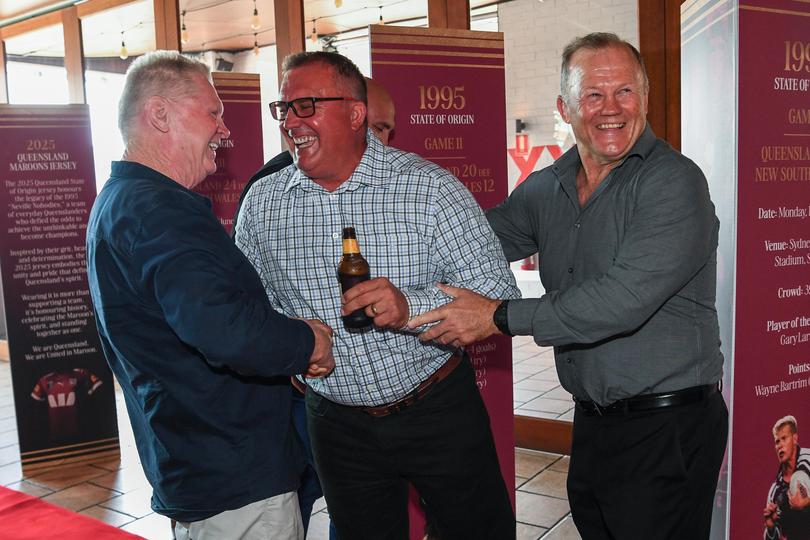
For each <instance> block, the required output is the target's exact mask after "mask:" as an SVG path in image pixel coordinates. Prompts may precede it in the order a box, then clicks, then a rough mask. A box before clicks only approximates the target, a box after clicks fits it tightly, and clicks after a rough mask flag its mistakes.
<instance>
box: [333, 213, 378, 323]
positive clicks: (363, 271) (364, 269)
mask: <svg viewBox="0 0 810 540" xmlns="http://www.w3.org/2000/svg"><path fill="white" fill-rule="evenodd" d="M370 277H371V275H370V269H369V267H368V263H367V262H366V260H365V259H364V258H363V256H362V255H360V247H358V245H357V235H356V234H355V232H354V227H345V228H344V229H343V257H342V258H341V259H340V264H339V265H338V280H340V290H341V292H342V293H345V292H346V291H348V290H349V289H351V288H352V287H354V286H355V285H357V284H358V283H361V282H363V281H366V280H368V279H369V278H370ZM371 323H372V319H371V317H369V316H367V315H366V312H365V311H364V310H363V308H361V309H358V310H355V311H353V312H351V313H349V314H348V315H346V316H345V317H343V324H344V326H346V328H350V329H356V328H365V327H367V326H369V325H371Z"/></svg>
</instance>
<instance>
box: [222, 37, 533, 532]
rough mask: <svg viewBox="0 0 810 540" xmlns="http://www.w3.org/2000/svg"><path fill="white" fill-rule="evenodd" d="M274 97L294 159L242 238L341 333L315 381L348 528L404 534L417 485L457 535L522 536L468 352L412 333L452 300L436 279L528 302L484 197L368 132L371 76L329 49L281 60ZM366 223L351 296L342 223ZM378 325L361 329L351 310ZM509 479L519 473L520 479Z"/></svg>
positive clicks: (318, 455)
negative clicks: (342, 280) (331, 364)
mask: <svg viewBox="0 0 810 540" xmlns="http://www.w3.org/2000/svg"><path fill="white" fill-rule="evenodd" d="M279 99H280V100H279V101H276V102H274V103H272V104H271V111H272V113H273V116H274V117H275V118H276V119H277V120H279V121H280V122H281V129H282V133H283V136H284V138H285V139H286V141H287V143H288V145H289V147H290V148H292V149H293V157H294V159H295V163H296V167H288V168H286V169H284V170H282V171H280V172H278V173H276V174H273V175H271V176H269V177H267V178H264V179H262V180H260V181H259V182H257V183H256V184H255V185H254V186H253V188H251V190H250V192H249V193H248V195H247V198H246V199H245V201H244V205H243V207H242V212H241V213H240V216H239V220H238V224H237V228H236V241H237V244H238V245H239V247H240V248H241V249H242V250H243V251H244V252H245V254H246V255H247V256H248V258H249V259H250V260H251V262H252V263H253V264H254V266H256V268H257V269H258V270H259V274H260V275H261V276H262V280H263V281H264V283H265V286H266V287H267V293H268V296H270V298H271V301H272V303H273V305H274V306H276V307H278V309H279V310H280V311H282V312H283V313H286V314H288V315H291V316H299V317H317V318H319V319H321V320H324V321H326V322H327V323H328V324H330V326H332V328H334V329H335V355H336V369H335V371H334V373H332V375H330V377H329V378H328V379H319V380H318V381H313V380H309V381H308V384H309V390H308V391H307V394H306V405H307V420H308V424H309V434H310V438H311V439H312V447H313V453H314V457H315V463H316V465H317V468H318V474H319V476H320V479H321V484H322V486H323V490H324V494H325V496H326V500H327V504H328V506H329V513H330V517H331V518H332V520H333V521H334V523H335V525H336V526H337V531H338V535H339V536H340V538H345V539H351V540H363V539H369V540H386V539H406V538H408V512H407V503H408V487H407V483H408V482H411V483H412V484H413V485H414V486H415V487H416V489H417V491H418V492H419V494H420V495H421V496H422V497H423V498H424V499H425V502H426V505H427V508H428V512H429V513H430V515H431V517H432V519H433V520H434V521H435V523H436V525H437V526H438V529H439V533H440V534H441V537H442V538H443V539H445V540H447V539H465V540H468V539H471V538H476V539H493V540H495V539H497V540H505V539H509V538H514V536H515V520H514V513H513V512H512V508H511V504H510V501H509V495H508V492H507V488H506V485H505V484H504V480H503V477H502V475H501V471H500V468H499V465H498V458H497V455H496V453H495V445H494V442H493V439H492V433H491V431H490V428H489V418H488V415H487V411H486V409H485V407H484V404H483V401H482V399H481V396H480V394H479V392H478V388H477V386H476V384H475V374H474V372H473V370H472V368H471V366H470V363H469V361H468V360H467V359H466V358H464V357H463V355H461V354H459V353H458V352H457V351H455V350H454V349H452V348H450V347H443V346H438V345H436V344H432V343H428V344H423V343H421V342H420V341H419V339H418V337H417V335H415V334H414V333H411V332H406V331H403V328H404V327H405V324H406V323H407V322H408V319H409V318H410V317H412V316H414V315H416V314H418V313H422V312H424V311H427V310H429V309H431V308H434V307H437V306H439V305H441V304H443V303H445V302H447V301H448V300H449V298H448V297H447V296H446V295H445V294H444V293H443V292H441V291H440V290H439V289H437V288H436V286H435V283H436V282H437V281H444V282H448V283H453V284H456V285H459V286H462V287H467V288H471V289H473V290H476V291H478V292H480V293H482V294H486V295H491V296H492V295H494V296H502V297H507V298H513V297H517V296H518V294H519V292H518V290H517V288H516V286H515V282H514V277H513V276H512V274H511V272H510V271H509V268H508V265H507V263H506V261H505V260H504V258H503V253H502V251H501V247H500V245H499V244H498V241H497V239H496V238H495V236H494V234H493V233H492V230H491V229H490V227H489V226H488V224H487V223H486V220H485V219H484V216H483V213H482V212H481V209H480V207H479V206H478V205H477V204H476V202H475V200H474V199H473V198H472V196H471V195H470V193H469V192H468V191H467V190H466V188H465V187H464V186H463V184H461V183H460V182H459V181H458V180H457V179H456V178H454V177H453V176H452V175H450V174H449V173H448V172H447V171H446V170H444V169H443V168H441V167H439V166H437V165H435V164H433V163H430V162H427V161H425V160H422V159H421V158H419V157H418V156H416V155H414V154H408V153H405V152H402V151H400V150H397V149H395V148H392V147H386V146H384V145H383V144H382V142H380V141H379V140H378V139H377V137H376V136H374V135H373V134H372V132H371V130H369V129H367V121H366V84H365V81H364V79H363V76H362V75H361V74H360V72H359V70H358V69H357V67H356V66H355V65H354V64H352V63H351V62H350V61H349V60H348V59H346V58H344V57H342V56H340V55H338V54H334V53H324V52H318V53H300V54H296V55H292V56H290V57H288V58H287V59H286V60H285V61H284V64H283V67H282V84H281V92H280V98H279ZM347 226H351V227H354V228H355V229H356V231H357V237H358V242H359V245H360V249H361V250H362V253H363V256H364V257H365V258H366V260H367V261H368V263H369V264H370V266H371V276H372V279H370V280H368V281H366V282H363V283H360V284H358V285H356V286H354V287H353V288H352V289H350V290H349V291H348V292H347V293H346V294H345V295H344V296H343V297H342V298H341V291H340V287H339V284H338V279H337V266H338V262H339V261H340V258H341V253H342V250H341V246H342V237H341V231H342V229H343V228H344V227H347ZM357 309H363V310H364V311H365V313H366V314H367V315H368V316H369V317H371V318H372V319H373V326H372V327H371V328H369V329H367V330H366V331H360V332H350V331H348V330H346V329H345V328H344V327H343V323H342V322H341V315H346V314H348V313H351V312H353V311H354V310H357ZM510 483H511V481H510Z"/></svg>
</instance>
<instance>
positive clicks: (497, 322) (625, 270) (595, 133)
mask: <svg viewBox="0 0 810 540" xmlns="http://www.w3.org/2000/svg"><path fill="white" fill-rule="evenodd" d="M648 86H649V85H648V81H647V76H646V72H645V69H644V65H643V62H642V60H641V56H640V55H639V53H638V51H637V50H636V49H635V48H634V47H633V46H632V45H630V44H629V43H627V42H625V41H622V40H621V39H619V38H618V37H617V36H616V35H614V34H602V33H598V34H590V35H588V36H585V37H583V38H578V39H576V40H574V41H573V42H572V43H570V44H569V45H568V46H567V47H566V49H565V50H564V52H563V63H562V81H561V89H562V95H561V96H559V97H558V99H557V107H558V109H559V111H560V114H561V115H562V117H563V119H564V120H565V121H566V122H568V123H570V124H571V125H572V127H573V130H574V134H575V135H576V139H577V146H575V147H574V148H572V149H571V150H569V151H568V152H566V153H565V154H564V155H563V156H562V157H561V158H560V159H559V160H557V162H556V163H555V164H554V165H552V166H550V167H547V168H545V169H543V170H542V171H539V172H535V173H534V174H532V175H531V176H530V177H529V178H528V179H527V180H526V181H525V182H524V183H523V184H521V185H520V186H519V187H518V188H517V189H515V191H514V193H512V195H511V196H510V197H509V198H508V199H507V200H506V201H505V202H504V203H502V204H501V205H500V206H498V207H497V208H494V209H492V210H491V211H490V212H488V214H487V217H488V219H489V221H490V224H491V225H492V227H493V229H494V230H495V232H496V234H497V235H498V237H499V239H500V241H501V243H502V245H503V248H504V252H505V253H506V256H507V258H508V259H509V260H512V261H514V260H519V259H522V258H524V257H527V256H529V255H530V254H532V253H534V252H535V251H537V252H539V254H540V276H541V279H542V281H543V285H544V286H545V288H546V290H547V291H548V293H547V294H545V295H544V296H542V297H541V298H534V299H525V300H507V301H500V300H493V299H489V298H485V297H483V296H480V295H477V294H475V293H472V292H470V291H466V290H463V289H458V288H452V287H444V286H443V290H445V292H448V293H449V294H451V295H452V296H454V297H455V300H454V301H453V302H452V303H451V304H448V305H447V306H444V307H442V308H438V309H436V310H433V311H432V312H430V313H428V314H425V315H422V316H420V317H416V318H415V319H413V320H412V321H411V322H410V323H409V326H410V327H412V328H418V327H419V326H420V325H422V324H426V323H429V322H436V321H442V322H440V323H439V324H438V325H436V326H434V327H433V328H431V329H430V330H428V331H426V332H424V333H423V334H422V336H421V337H422V339H424V340H435V341H438V342H440V343H452V344H456V345H459V344H461V345H466V344H468V343H471V342H474V341H477V340H479V339H482V338H483V337H486V336H488V335H491V334H493V333H495V332H501V333H506V334H510V335H533V336H534V339H535V341H536V342H537V343H538V344H540V345H553V346H554V352H555V358H556V364H557V371H558V373H559V377H560V382H561V383H562V385H563V387H564V388H565V389H566V390H568V391H569V392H570V393H571V394H573V396H574V399H575V401H576V402H577V406H576V410H575V415H574V431H573V447H572V453H571V464H570V471H569V476H568V493H569V501H570V503H571V509H572V513H573V518H574V522H575V523H576V525H577V528H578V529H579V531H580V534H581V535H582V536H583V538H620V539H621V538H646V539H649V538H689V539H696V538H707V537H708V536H709V531H710V524H711V513H712V506H713V504H712V502H713V498H714V491H715V488H716V483H717V475H718V471H719V468H720V465H721V463H722V459H723V454H724V451H725V444H726V439H727V434H728V411H727V409H726V406H725V403H724V401H723V398H722V396H721V394H720V393H719V392H718V382H719V381H720V379H721V377H722V364H723V358H722V354H721V353H720V348H719V345H720V343H719V331H718V324H717V313H716V310H715V279H716V277H715V273H716V272H715V271H716V249H717V231H718V220H717V218H716V216H715V213H714V205H713V204H712V202H711V199H710V198H709V192H708V186H707V183H706V179H705V177H704V176H703V173H702V172H701V171H700V169H698V167H697V166H696V165H695V164H694V163H693V162H692V161H690V160H689V159H687V158H686V157H684V156H682V155H681V154H680V153H678V152H677V151H675V150H673V149H672V148H671V147H670V146H669V145H668V144H667V143H666V142H664V141H662V140H660V139H657V138H656V137H655V134H654V133H653V132H652V130H651V129H650V127H649V126H647V124H646V112H647V93H648Z"/></svg>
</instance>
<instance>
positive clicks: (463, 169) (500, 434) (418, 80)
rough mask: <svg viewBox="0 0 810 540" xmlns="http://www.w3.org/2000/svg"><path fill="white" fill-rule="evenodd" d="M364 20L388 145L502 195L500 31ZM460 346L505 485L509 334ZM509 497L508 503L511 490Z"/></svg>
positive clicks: (493, 199)
mask: <svg viewBox="0 0 810 540" xmlns="http://www.w3.org/2000/svg"><path fill="white" fill-rule="evenodd" d="M370 28H371V30H370V41H371V75H372V78H373V79H374V80H375V81H377V82H378V83H380V84H381V85H382V86H383V87H385V88H386V89H388V90H389V92H390V93H391V97H392V98H393V101H394V104H395V109H396V126H397V128H396V132H395V135H394V138H393V139H392V141H391V146H394V147H396V148H399V149H402V150H406V151H409V152H414V153H416V154H419V155H420V156H422V157H424V158H425V159H428V160H430V161H433V162H434V163H436V164H438V165H440V166H442V167H444V168H445V169H447V170H448V171H450V172H451V173H452V174H453V175H454V176H456V177H457V178H458V179H459V180H461V182H463V183H464V185H465V186H466V187H467V189H468V190H469V191H470V193H472V195H473V197H475V200H476V201H477V202H478V204H479V205H480V206H481V207H482V208H483V209H487V208H491V207H493V206H495V205H496V204H498V203H500V202H501V201H503V200H504V199H505V198H506V196H507V170H506V153H505V151H504V149H505V148H506V146H507V145H506V126H505V121H506V120H505V118H506V97H505V79H504V50H503V47H504V45H503V34H502V33H500V32H477V31H470V30H453V29H430V28H406V27H392V26H380V25H374V26H371V27H370ZM482 133H486V135H487V136H486V137H482V136H481V134H482ZM466 351H467V354H469V356H470V360H471V362H472V365H473V367H474V369H475V373H476V380H477V383H478V387H479V389H480V391H481V395H482V397H483V400H484V403H485V404H486V407H487V411H488V412H489V417H490V421H491V426H492V434H493V437H494V438H495V446H496V449H497V452H498V459H499V462H500V467H501V473H502V474H503V477H504V479H505V482H506V485H507V486H512V485H514V476H515V451H514V448H515V438H514V414H513V411H512V342H511V339H510V338H509V337H507V336H503V335H498V336H493V337H491V338H489V339H486V340H484V341H482V342H479V343H475V344H473V345H471V346H469V347H466ZM510 497H511V499H512V505H513V507H514V503H515V499H514V497H515V494H514V490H510ZM411 499H412V500H411V518H412V519H411V538H412V539H420V540H421V538H422V534H421V531H423V530H424V526H423V525H422V523H423V518H422V516H421V510H420V509H419V505H418V503H416V502H415V500H416V497H412V498H411Z"/></svg>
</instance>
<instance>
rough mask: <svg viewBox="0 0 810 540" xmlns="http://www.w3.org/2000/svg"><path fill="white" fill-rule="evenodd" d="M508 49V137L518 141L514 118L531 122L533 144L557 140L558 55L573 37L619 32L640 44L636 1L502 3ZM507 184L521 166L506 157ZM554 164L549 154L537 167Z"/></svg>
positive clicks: (511, 183)
mask: <svg viewBox="0 0 810 540" xmlns="http://www.w3.org/2000/svg"><path fill="white" fill-rule="evenodd" d="M498 26H499V28H498V29H499V30H500V31H501V32H503V33H504V41H505V44H504V46H505V49H506V130H507V132H506V136H507V139H506V140H507V143H508V146H509V147H513V146H514V144H515V118H520V119H521V120H523V121H524V122H526V124H527V126H528V127H527V128H526V130H525V131H524V133H528V134H529V140H530V144H531V145H532V146H539V145H548V144H556V143H555V141H554V138H553V136H552V134H553V133H554V111H555V110H556V100H557V95H558V94H559V93H560V54H561V53H562V49H563V47H565V45H566V44H567V43H568V42H569V41H571V39H573V38H575V37H577V36H582V35H585V34H587V33H589V32H615V33H616V34H618V35H619V37H621V38H623V39H626V40H628V41H629V42H630V43H632V44H634V45H635V46H636V47H638V8H637V0H545V1H544V2H541V1H539V0H514V1H512V2H507V3H505V4H500V5H499V6H498ZM508 162H509V189H510V191H511V190H512V188H513V186H514V184H515V181H516V180H517V178H518V174H519V171H518V169H517V167H516V166H515V165H514V163H513V162H512V159H511V158H508ZM549 163H551V158H550V156H549V155H548V154H547V153H544V155H543V156H542V157H541V159H540V161H538V163H537V165H536V166H535V169H536V170H537V169H540V168H542V167H545V166H546V165H548V164H549Z"/></svg>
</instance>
